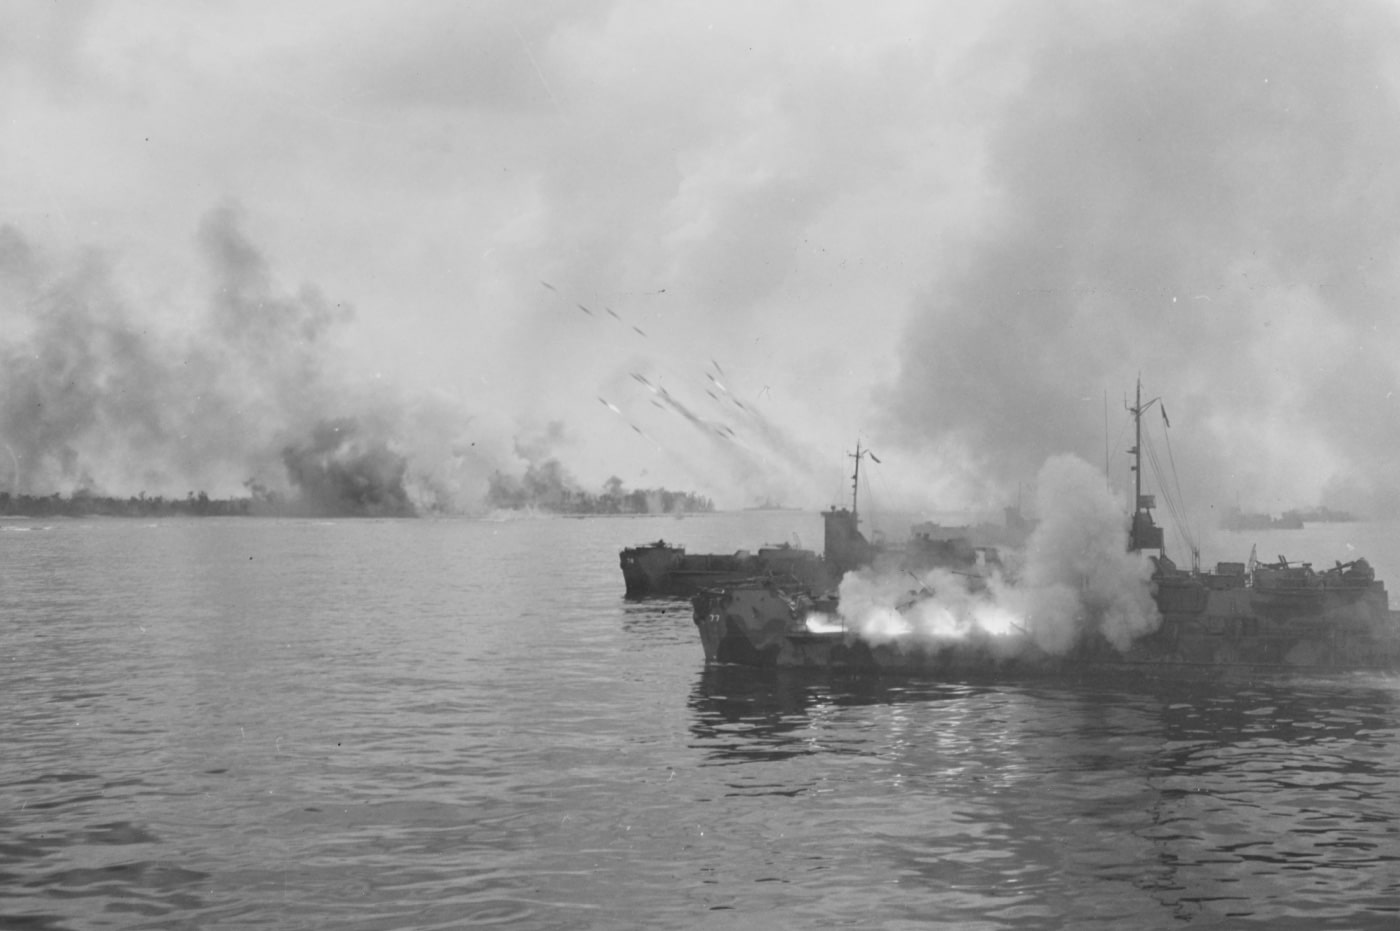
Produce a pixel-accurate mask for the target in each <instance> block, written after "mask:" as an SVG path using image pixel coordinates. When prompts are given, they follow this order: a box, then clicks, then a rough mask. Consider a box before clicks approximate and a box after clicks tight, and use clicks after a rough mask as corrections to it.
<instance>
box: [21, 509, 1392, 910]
mask: <svg viewBox="0 0 1400 931" xmlns="http://www.w3.org/2000/svg"><path fill="white" fill-rule="evenodd" d="M659 537H665V538H667V539H672V540H676V541H679V542H683V543H686V544H687V545H688V546H689V547H690V549H691V550H692V551H695V552H703V551H729V550H732V549H735V548H738V547H740V546H744V545H750V546H752V545H757V544H759V543H764V542H781V541H784V540H789V541H795V542H799V543H803V544H805V545H807V546H812V547H820V523H819V519H818V518H817V517H816V516H815V515H811V514H796V513H790V512H762V513H745V514H723V515H710V516H704V517H692V518H686V519H684V520H677V519H670V518H641V519H592V520H566V519H557V520H547V519H537V520H518V521H506V522H489V521H469V520H420V521H356V520H345V521H329V522H317V521H281V520H259V519H207V520H184V521H181V520H171V521H159V522H141V521H125V520H106V521H97V520H94V521H47V522H45V521H25V520H13V521H4V522H0V689H2V690H3V691H0V694H2V695H3V703H4V704H3V709H4V713H3V714H0V928H5V929H11V928H29V929H97V928H142V929H145V928H198V929H222V928H259V929H265V928H278V929H300V928H307V929H310V928H334V929H399V928H403V929H409V928H412V929H427V928H463V927H473V926H477V925H500V926H508V927H518V928H560V929H563V928H569V929H576V928H600V929H601V928H649V929H650V928H752V927H764V928H813V927H853V928H904V927H920V928H967V929H1002V928H1005V929H1020V928H1024V929H1031V928H1036V929H1040V928H1104V929H1109V928H1113V929H1118V928H1135V929H1142V928H1180V927H1203V928H1210V927H1229V928H1235V927H1260V928H1270V929H1276V928H1298V929H1316V928H1392V927H1396V926H1397V925H1400V679H1397V678H1396V677H1392V676H1378V675H1365V676H1357V675H1346V676H1333V677H1287V678H1285V677H1278V678H1256V679H1227V680H1222V681H1219V682H1212V683H1200V682H1196V683H1192V684H1182V685H1179V686H1168V685H1163V684H1160V683H1158V684H1150V683H1142V684H1134V683H1124V682H1122V681H1118V682H1114V683H1093V682H1088V683H1086V682H1063V683H1056V682H1045V681H1040V682H934V681H922V680H880V681H872V680H867V679H855V678H831V677H820V676H818V677H813V676H798V677H794V676H785V675H775V674H771V673H769V674H763V673H759V672H756V671H751V670H744V669H734V668H720V669H709V670H707V669H706V668H705V667H704V663H703V657H702V653H701V650H700V646H699V643H698V641H697V638H696V635H695V629H694V626H693V624H692V622H691V620H690V614H689V606H688V605H687V604H685V603H684V602H667V601H649V602H642V603H629V602H627V601H625V600H623V598H622V579H621V574H620V572H619V569H618V565H617V551H618V549H620V548H621V547H622V546H625V545H629V544H633V543H639V542H643V541H647V540H654V539H657V538H659ZM1212 543H1213V547H1212V548H1213V549H1215V550H1217V551H1216V552H1214V553H1212V552H1211V551H1210V550H1208V551H1207V552H1208V556H1207V558H1208V559H1215V558H1219V559H1237V560H1243V559H1245V558H1246V557H1247V555H1248V550H1249V547H1250V546H1251V545H1258V548H1259V549H1258V551H1259V555H1260V557H1261V558H1269V559H1272V558H1274V557H1275V556H1277V555H1278V554H1279V553H1280V552H1282V553H1284V554H1286V555H1288V556H1289V557H1290V558H1306V559H1315V560H1317V561H1318V563H1319V565H1330V560H1331V559H1332V558H1340V559H1349V558H1354V556H1355V555H1366V556H1368V557H1369V558H1371V560H1372V562H1373V563H1375V564H1376V566H1377V570H1378V572H1379V573H1381V574H1382V575H1383V576H1384V577H1386V578H1388V579H1391V580H1395V581H1394V582H1393V587H1400V528H1397V527H1394V526H1386V525H1371V524H1366V525H1360V524H1356V525H1332V526H1326V527H1316V528H1313V527H1310V528H1308V529H1306V530H1304V531H1297V532H1284V531H1273V532H1269V533H1267V534H1256V535H1254V536H1253V537H1248V536H1245V535H1233V536H1232V535H1223V536H1221V537H1220V538H1218V539H1216V540H1214V541H1212ZM1348 548H1350V549H1348ZM1397 601H1400V598H1398V599H1397Z"/></svg>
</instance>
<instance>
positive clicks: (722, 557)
mask: <svg viewBox="0 0 1400 931" xmlns="http://www.w3.org/2000/svg"><path fill="white" fill-rule="evenodd" d="M725 429H728V428H725ZM730 432H731V434H732V431H730ZM856 450H857V451H856V454H855V460H856V468H855V474H854V476H853V479H852V483H851V485H852V493H851V507H850V508H844V507H832V508H830V509H828V510H826V511H823V512H822V522H823V524H824V526H825V535H824V540H823V552H822V553H821V554H817V553H815V552H813V551H812V550H807V549H801V548H799V547H794V546H791V545H790V544H786V543H784V544H777V545H773V544H766V545H764V546H761V547H759V548H758V550H757V552H750V551H748V550H738V551H736V552H734V553H724V554H699V553H687V552H686V550H685V547H684V546H679V545H677V544H673V543H667V542H665V541H664V540H658V541H656V542H655V543H646V544H642V545H640V546H631V547H627V548H626V549H624V550H622V552H621V553H620V562H621V566H622V578H623V581H624V583H625V584H626V591H627V597H628V598H643V597H687V598H689V597H696V601H697V605H698V601H699V598H700V597H704V596H703V595H701V594H700V593H701V592H704V591H706V590H709V589H716V590H730V589H729V588H728V587H730V586H732V587H733V589H732V590H736V591H737V590H743V589H744V588H746V587H747V586H749V585H759V586H766V585H772V586H775V587H776V588H777V589H778V590H780V591H784V592H792V593H799V592H802V593H807V595H808V596H809V597H814V598H824V597H834V596H831V595H829V593H830V592H832V591H834V589H835V587H836V586H837V584H839V583H840V581H841V578H842V576H843V575H844V574H845V573H846V572H849V571H852V570H855V569H860V568H864V567H872V566H877V567H879V568H881V569H882V570H888V571H902V572H927V571H928V570H929V569H931V568H934V567H942V568H947V569H949V570H950V571H961V572H968V573H973V574H977V573H979V572H982V571H988V570H989V568H990V567H996V566H1000V564H1001V563H1000V558H999V555H998V550H997V548H996V547H995V546H990V545H979V544H977V543H974V542H973V539H974V535H973V534H972V533H970V532H967V529H966V528H958V530H957V531H955V532H953V533H950V534H942V535H938V536H937V537H936V538H935V534H934V533H933V532H931V528H930V527H928V526H925V527H922V528H915V529H916V532H915V533H913V534H911V538H910V540H909V542H908V543H907V544H905V545H903V546H893V545H886V544H876V543H871V542H870V541H869V540H867V539H866V537H865V535H864V534H863V533H861V531H860V517H859V515H858V510H857V508H858V505H859V484H860V461H861V460H862V459H864V458H865V457H867V456H869V455H870V451H869V450H866V449H861V448H860V447H859V445H857V447H856ZM1015 539H1016V540H1020V539H1022V537H1021V536H1017V537H1015ZM979 567H981V568H979ZM697 596H698V597H697ZM698 610H699V608H698V607H697V611H698ZM720 661H721V662H732V660H727V659H726V660H720Z"/></svg>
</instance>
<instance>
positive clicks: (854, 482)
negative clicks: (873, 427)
mask: <svg viewBox="0 0 1400 931" xmlns="http://www.w3.org/2000/svg"><path fill="white" fill-rule="evenodd" d="M846 455H848V456H850V457H851V458H852V459H854V460H855V461H856V468H855V472H854V473H853V474H852V475H851V517H853V518H857V519H858V518H859V509H858V508H857V507H856V504H857V503H858V502H859V499H860V461H861V460H862V459H864V458H865V457H866V456H869V457H870V458H871V459H874V460H875V461H876V462H879V461H880V460H879V458H877V457H876V455H875V454H874V453H872V452H871V451H870V450H869V449H861V448H860V440H856V451H855V452H854V453H847V454H846Z"/></svg>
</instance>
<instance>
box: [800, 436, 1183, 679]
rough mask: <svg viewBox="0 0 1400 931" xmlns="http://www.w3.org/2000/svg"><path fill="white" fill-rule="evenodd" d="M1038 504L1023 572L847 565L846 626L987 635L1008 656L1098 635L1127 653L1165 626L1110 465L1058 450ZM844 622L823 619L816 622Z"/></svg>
mask: <svg viewBox="0 0 1400 931" xmlns="http://www.w3.org/2000/svg"><path fill="white" fill-rule="evenodd" d="M1036 507H1037V511H1038V513H1039V514H1040V517H1041V520H1040V523H1039V525H1038V526H1037V527H1036V529H1035V531H1034V533H1033V534H1032V535H1031V538H1030V540H1029V542H1028V543H1027V546H1026V550H1025V553H1024V555H1023V557H1022V558H1021V559H1020V560H1019V562H1020V569H1019V572H1015V571H1013V572H1012V573H1010V574H1008V575H1003V574H1002V573H1001V572H999V571H996V572H993V573H991V574H990V575H989V576H987V577H985V578H983V579H973V578H972V577H969V576H966V575H961V574H958V573H954V572H950V571H948V570H945V569H933V570H931V571H929V572H926V573H925V574H923V575H922V576H917V577H915V576H912V575H911V574H910V573H907V572H905V573H890V572H877V571H874V570H861V571H857V572H851V573H847V575H846V577H845V578H844V579H842V581H841V587H840V609H839V610H840V619H839V622H840V625H841V627H842V629H845V630H850V631H854V632H856V633H858V634H859V635H860V636H861V637H863V638H864V639H866V640H868V641H869V642H871V643H873V644H887V643H896V644H909V645H911V646H923V647H927V646H938V645H940V644H947V643H950V642H952V641H958V640H968V639H972V640H979V641H981V642H982V643H983V644H984V645H985V646H986V647H987V648H988V649H989V650H991V651H992V652H994V653H998V654H1002V655H1005V654H1009V653H1011V652H1014V651H1016V650H1018V649H1022V648H1025V647H1026V646H1027V645H1028V644H1034V646H1035V647H1038V648H1039V649H1041V650H1044V651H1045V652H1047V653H1052V654H1064V653H1066V652H1068V651H1069V650H1071V649H1073V648H1074V647H1075V646H1076V645H1077V644H1080V643H1082V642H1084V641H1085V640H1086V639H1090V640H1092V639H1093V638H1095V637H1097V636H1102V637H1103V639H1105V640H1107V642H1108V643H1110V644H1111V645H1112V646H1113V647H1114V648H1116V649H1118V650H1120V651H1121V650H1126V649H1127V648H1128V647H1129V646H1130V645H1131V644H1132V641H1133V640H1134V639H1135V638H1137V637H1140V636H1142V635H1144V634H1147V633H1150V632H1152V631H1153V630H1155V629H1156V628H1157V626H1158V624H1159V623H1160V621H1161V618H1160V615H1159V614H1158V612H1157V608H1156V605H1155V603H1154V602H1153V600H1152V596H1151V591H1150V588H1149V576H1150V574H1151V566H1150V564H1149V563H1148V562H1147V561H1146V560H1145V559H1143V558H1141V557H1140V556H1139V555H1137V554H1134V553H1129V552H1128V551H1127V522H1126V519H1125V517H1124V515H1123V513H1122V511H1121V509H1120V507H1119V503H1118V502H1117V501H1115V500H1114V498H1113V496H1112V494H1111V493H1110V491H1109V489H1108V486H1107V484H1106V483H1105V481H1104V477H1103V475H1102V473H1100V472H1099V471H1097V470H1095V469H1094V468H1093V467H1091V466H1089V465H1088V464H1087V463H1085V462H1084V461H1082V460H1080V459H1077V458H1075V457H1073V456H1067V455H1066V456H1056V457H1053V458H1051V459H1050V460H1048V461H1047V462H1046V463H1045V465H1044V466H1043V467H1042V468H1041V470H1040V474H1039V477H1038V479H1037V495H1036ZM835 623H836V622H835V621H833V620H831V619H826V618H817V619H815V621H814V622H813V629H832V626H833V625H834V624H835Z"/></svg>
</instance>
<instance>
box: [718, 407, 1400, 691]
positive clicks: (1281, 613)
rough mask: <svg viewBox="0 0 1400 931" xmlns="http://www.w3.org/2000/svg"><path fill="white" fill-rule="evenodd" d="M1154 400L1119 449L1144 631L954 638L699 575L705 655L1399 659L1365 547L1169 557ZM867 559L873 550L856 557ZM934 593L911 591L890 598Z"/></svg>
mask: <svg viewBox="0 0 1400 931" xmlns="http://www.w3.org/2000/svg"><path fill="white" fill-rule="evenodd" d="M1158 400H1159V399H1156V398H1154V399H1152V400H1151V401H1149V402H1148V403H1147V404H1146V405H1144V404H1143V402H1142V386H1141V383H1140V382H1139V384H1138V388H1137V395H1136V401H1135V404H1134V405H1133V406H1132V407H1130V408H1129V411H1130V412H1131V413H1132V415H1133V419H1134V424H1135V429H1136V442H1135V444H1134V446H1133V447H1132V448H1131V449H1130V450H1129V454H1130V455H1131V456H1132V457H1133V464H1132V471H1133V474H1134V488H1133V491H1134V502H1135V506H1134V509H1133V511H1132V514H1131V515H1130V517H1129V519H1128V521H1127V534H1126V536H1127V540H1126V546H1127V549H1128V551H1129V552H1130V553H1136V554H1138V555H1139V557H1140V558H1142V559H1145V560H1148V561H1149V565H1150V575H1148V573H1147V572H1146V571H1144V575H1145V576H1147V581H1146V582H1145V583H1144V584H1146V585H1147V586H1148V588H1149V591H1150V596H1151V602H1152V605H1153V606H1154V607H1155V610H1156V613H1157V616H1158V617H1157V623H1156V624H1155V626H1154V627H1153V629H1151V631H1150V632H1148V633H1144V634H1142V635H1140V636H1135V637H1132V638H1131V639H1130V640H1129V641H1128V642H1122V640H1121V639H1120V640H1118V641H1117V642H1111V641H1110V639H1109V638H1108V637H1106V636H1105V635H1104V634H1103V633H1102V629H1101V626H1100V624H1098V623H1096V620H1098V619H1096V618H1093V617H1087V616H1086V617H1082V618H1080V619H1079V623H1078V626H1077V631H1078V632H1077V634H1076V636H1075V637H1074V639H1073V641H1072V642H1070V643H1067V644H1066V643H1058V644H1051V645H1047V644H1046V643H1045V641H1044V638H1042V637H1037V636H1036V631H1035V630H1033V629H1031V627H1030V626H1029V625H1028V624H1026V623H1017V622H1015V621H1011V622H1009V623H1007V624H1006V625H1005V626H1004V627H1003V628H1002V629H1001V631H1000V632H997V633H991V632H988V631H987V630H984V629H980V628H973V629H971V630H970V631H968V632H967V633H966V634H965V635H963V636H955V637H931V636H922V635H919V634H916V633H914V632H912V631H907V632H903V633H897V634H895V635H889V636H881V637H878V638H871V637H867V636H862V635H861V634H860V633H858V632H856V631H854V630H850V629H847V627H846V625H845V624H844V622H842V621H840V613H839V608H840V602H839V596H838V595H837V594H836V593H835V592H833V591H832V590H831V589H830V588H829V587H827V588H814V587H811V586H803V585H793V584H784V583H783V582H782V581H780V580H776V579H756V580H749V581H745V582H741V583H737V584H733V585H723V586H715V587H710V588H707V589H705V590H704V591H702V592H700V593H698V594H697V595H696V596H695V597H694V598H693V601H692V604H693V608H694V621H695V625H696V627H697V629H698V631H699V634H700V641H701V644H702V646H703V648H704V654H705V660H706V663H707V664H738V665H743V666H756V667H769V668H804V669H822V670H828V671H835V672H856V673H896V674H913V675H928V676H967V675H994V676H1003V675H1098V674H1103V673H1105V672H1109V671H1116V672H1119V673H1125V674H1129V675H1148V676H1154V675H1162V676H1181V675H1188V674H1190V673H1192V672H1197V673H1202V672H1203V673H1207V674H1214V673H1216V672H1219V671H1222V670H1236V671H1245V672H1266V671H1270V670H1281V671H1323V672H1327V671H1342V670H1367V669H1373V670H1394V669H1397V668H1400V611H1394V610H1391V608H1390V604H1389V596H1388V593H1387V591H1386V587H1385V583H1384V582H1383V581H1381V580H1379V579H1377V578H1376V577H1375V571H1374V569H1373V568H1372V567H1371V565H1370V564H1369V563H1368V562H1367V561H1366V560H1365V559H1364V558H1362V559H1353V560H1350V561H1348V562H1345V563H1342V562H1338V563H1336V564H1335V565H1334V566H1333V567H1332V568H1329V569H1325V570H1323V571H1316V570H1314V569H1313V567H1312V566H1311V565H1310V564H1306V563H1301V564H1300V563H1291V562H1289V561H1288V560H1287V559H1285V558H1284V557H1282V556H1280V557H1279V559H1278V561H1277V562H1274V563H1261V562H1259V561H1258V560H1257V559H1255V558H1254V556H1253V554H1251V557H1250V559H1249V561H1248V562H1221V563H1218V564H1217V565H1216V567H1215V568H1214V569H1211V570H1202V569H1200V568H1199V567H1198V566H1197V565H1196V563H1197V562H1198V559H1197V558H1196V557H1195V556H1194V553H1193V560H1192V562H1193V565H1192V568H1190V569H1184V568H1179V567H1178V566H1177V565H1176V563H1175V562H1174V561H1172V560H1171V559H1170V558H1168V556H1167V555H1166V552H1165V549H1164V545H1163V542H1164V541H1163V537H1164V534H1163V528H1162V527H1161V526H1159V525H1158V524H1157V523H1156V521H1155V519H1154V517H1153V514H1152V510H1153V508H1154V507H1155V506H1156V504H1155V496H1152V495H1144V494H1143V492H1142V471H1141V466H1142V452H1141V451H1142V445H1143V437H1142V414H1143V411H1144V410H1146V409H1148V408H1149V407H1150V406H1151V405H1152V404H1153V403H1155V402H1157V401H1158ZM852 529H854V528H852ZM857 536H859V534H858V531H857ZM875 562H876V559H875V558H874V557H873V555H872V558H871V559H870V560H868V561H867V565H873V564H875ZM1144 569H1146V567H1144ZM998 570H999V567H998V566H996V565H994V564H989V563H988V562H987V561H985V560H983V561H980V562H979V565H978V566H977V567H975V568H973V567H968V568H967V569H966V570H965V571H966V572H967V575H968V576H970V581H971V583H972V584H970V585H968V586H967V590H968V591H971V592H973V593H976V592H977V591H979V590H982V589H984V588H985V586H986V585H988V584H991V582H992V580H993V578H994V576H996V574H997V573H998ZM934 594H935V593H933V592H931V591H928V590H927V588H924V589H923V590H920V589H919V588H915V589H912V590H911V591H910V592H909V594H908V595H907V596H906V599H905V601H904V602H903V603H902V604H900V605H897V606H896V607H897V608H900V609H906V608H909V607H912V606H913V605H915V604H916V603H917V602H918V601H919V600H920V599H921V598H923V597H925V596H933V595H934ZM1092 610H1094V609H1086V612H1090V611H1092Z"/></svg>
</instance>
